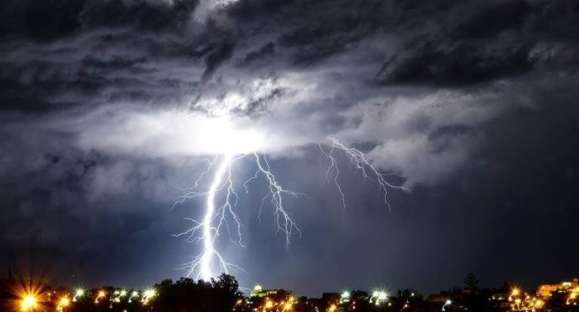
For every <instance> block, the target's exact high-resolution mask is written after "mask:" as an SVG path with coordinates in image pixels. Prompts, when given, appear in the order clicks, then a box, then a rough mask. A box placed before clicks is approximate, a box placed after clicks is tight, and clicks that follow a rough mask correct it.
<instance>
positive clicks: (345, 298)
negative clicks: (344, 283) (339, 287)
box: [340, 290, 350, 303]
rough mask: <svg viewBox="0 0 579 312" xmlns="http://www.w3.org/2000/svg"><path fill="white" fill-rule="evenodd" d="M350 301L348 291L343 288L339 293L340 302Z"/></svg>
mask: <svg viewBox="0 0 579 312" xmlns="http://www.w3.org/2000/svg"><path fill="white" fill-rule="evenodd" d="M349 301H350V292H349V291H347V290H344V291H343V292H342V294H340V303H345V302H349Z"/></svg>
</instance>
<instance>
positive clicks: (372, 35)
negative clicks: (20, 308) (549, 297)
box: [0, 0, 579, 295]
mask: <svg viewBox="0 0 579 312" xmlns="http://www.w3.org/2000/svg"><path fill="white" fill-rule="evenodd" d="M0 37H1V41H0V229H1V230H0V272H1V273H0V276H1V275H5V272H8V269H9V268H10V267H12V268H14V270H16V271H21V272H22V271H27V270H32V271H34V272H37V273H38V274H42V275H43V276H46V277H47V278H48V279H50V280H51V281H54V282H55V283H63V284H66V285H70V286H77V285H102V284H107V285H108V284H114V285H119V286H128V287H132V286H135V287H142V286H146V285H150V284H152V283H155V282H158V281H160V280H162V279H164V278H178V277H180V276H183V275H185V274H186V273H187V271H186V270H182V269H180V267H181V266H182V265H183V264H184V263H186V262H188V261H190V260H191V259H192V257H194V256H195V255H196V254H198V253H199V252H200V245H199V244H198V243H190V242H187V239H186V238H185V237H175V236H174V235H175V234H178V233H181V232H183V231H185V230H187V229H188V228H189V227H190V226H191V222H190V221H188V220H187V219H186V218H194V219H199V218H200V217H201V215H202V214H203V209H204V199H203V198H196V199H191V200H187V201H185V202H183V203H181V204H178V205H173V204H174V203H175V201H176V200H177V199H179V196H180V195H182V194H184V192H186V189H187V188H189V187H191V186H192V185H193V184H194V180H195V178H196V177H197V176H198V175H199V174H200V173H201V172H203V170H204V169H205V168H206V166H207V163H208V161H210V160H211V159H213V157H216V156H219V147H220V146H219V143H220V142H221V141H222V140H225V141H227V140H231V137H232V136H237V134H238V133H245V132H244V131H248V129H250V130H251V131H253V132H252V133H258V134H259V135H260V136H264V137H267V141H266V142H265V143H264V144H263V145H261V146H260V148H259V153H260V154H261V155H262V156H263V157H267V159H269V162H270V165H271V169H272V171H273V172H274V173H275V174H276V176H277V178H278V180H279V182H280V184H282V185H283V186H284V187H286V188H287V189H291V190H293V191H296V192H300V193H303V195H302V196H299V197H296V198H294V197H291V196H289V197H285V199H286V201H285V208H286V210H287V211H288V212H289V213H290V214H291V216H292V217H293V219H294V220H295V222H296V224H297V226H298V227H299V228H300V230H301V234H299V233H297V232H294V234H293V235H292V236H291V244H289V246H286V243H285V235H284V234H283V233H280V232H278V231H276V226H275V222H274V215H273V210H272V209H271V206H270V205H268V204H267V203H266V204H265V205H264V206H263V207H261V208H260V205H261V202H262V198H263V196H264V195H265V194H266V187H267V186H266V185H265V183H264V180H263V178H262V179H260V180H257V181H256V182H255V183H254V184H253V185H251V186H250V187H249V192H248V193H246V192H245V190H244V189H243V187H242V183H243V181H244V180H246V179H248V178H250V177H251V176H253V174H254V172H255V170H256V163H255V161H252V160H251V157H248V158H246V159H242V160H239V161H237V162H235V164H234V166H233V169H232V172H233V177H234V180H235V182H234V183H235V185H236V187H238V190H239V194H240V199H239V203H238V205H237V207H236V208H235V211H236V212H237V213H238V215H239V219H240V221H241V224H242V227H241V231H242V234H243V235H242V242H243V246H239V245H237V244H235V242H236V241H237V238H236V237H235V235H232V236H233V237H231V238H232V239H230V237H229V235H228V234H227V232H224V234H223V235H222V236H221V237H220V239H219V240H218V241H217V244H218V246H219V249H220V250H222V253H223V255H224V257H226V258H227V259H228V260H229V261H231V262H234V263H236V264H238V265H239V266H240V267H241V268H243V270H240V271H237V272H234V273H235V275H236V277H237V279H238V280H239V281H240V283H241V285H242V286H244V287H251V286H252V285H253V284H255V283H257V282H259V283H261V284H263V285H264V286H268V287H283V288H288V289H293V290H295V291H297V292H298V293H300V294H308V295H317V294H320V293H321V292H322V291H330V290H340V289H344V288H362V289H369V288H371V287H375V286H381V287H385V288H386V289H390V290H395V289H399V288H406V287H412V288H416V289H418V290H420V291H425V292H431V291H437V290H441V289H448V288H451V287H453V286H461V285H462V280H463V278H464V276H465V275H466V274H467V273H469V272H474V273H475V274H476V275H477V276H478V277H479V279H480V280H481V284H482V285H483V286H500V285H501V284H502V282H503V281H506V280H509V281H515V282H518V283H521V284H522V285H528V286H533V285H535V284H536V283H539V282H542V281H559V280H563V279H569V278H572V277H576V276H578V275H579V271H578V269H577V264H578V263H579V209H578V208H579V198H578V192H579V155H578V154H579V2H578V1H575V0H555V1H552V0H527V1H523V0H520V1H514V0H480V1H475V0H436V1H427V0H425V1H419V0H333V1H330V0H315V1H312V0H237V1H236V0H199V1H195V0H3V1H1V3H0ZM215 118H217V119H219V118H225V119H227V120H228V121H230V122H231V125H232V133H234V134H231V133H229V134H226V135H225V138H223V135H217V134H216V133H218V132H219V131H220V130H219V129H217V130H216V129H215V128H214V127H210V126H207V124H208V123H210V120H214V119H215ZM330 138H335V139H337V140H339V141H340V142H342V143H344V144H346V145H347V146H350V147H354V148H357V149H358V150H360V151H363V152H364V153H365V155H366V157H367V159H368V160H369V161H371V162H372V164H373V165H374V166H376V167H377V168H379V169H380V170H381V171H382V173H383V174H384V177H385V178H386V179H387V180H388V181H389V182H390V183H392V184H393V185H398V186H401V187H402V188H403V189H397V188H392V189H389V191H388V201H389V206H388V205H385V204H384V201H383V193H381V192H380V189H379V188H378V187H377V185H376V181H375V180H373V177H372V176H370V177H369V178H368V179H364V178H363V176H362V175H361V172H360V171H359V170H356V167H355V166H353V165H352V164H351V163H350V162H349V161H348V159H347V157H346V155H345V154H344V153H341V152H340V151H338V150H336V151H335V152H334V155H335V157H336V160H337V163H338V166H339V169H340V175H339V177H338V178H337V182H339V183H340V185H341V188H342V190H343V192H344V195H345V196H344V198H345V201H346V204H347V207H346V208H345V209H344V208H343V207H342V206H341V200H340V196H339V192H338V190H337V188H336V185H335V184H334V181H333V175H330V176H329V177H327V174H326V173H327V169H328V165H329V162H328V158H326V157H324V155H323V153H321V152H320V147H321V148H322V149H324V150H325V151H329V149H330V143H329V142H330V141H329V139H330ZM235 141H236V142H234V143H235V144H234V145H235V148H238V149H244V148H251V144H250V143H249V142H245V141H244V140H235ZM215 144H217V145H215ZM215 146H217V148H216V147H215ZM228 146H231V145H230V144H228ZM209 182H210V181H209V180H207V179H204V180H203V179H202V180H201V183H200V188H201V189H202V190H203V189H206V188H207V185H208V184H209ZM233 232H235V230H233ZM233 234H234V233H233ZM232 241H233V242H232Z"/></svg>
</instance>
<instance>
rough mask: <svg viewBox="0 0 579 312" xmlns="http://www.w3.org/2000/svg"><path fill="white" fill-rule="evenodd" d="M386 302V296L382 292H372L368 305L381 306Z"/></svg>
mask: <svg viewBox="0 0 579 312" xmlns="http://www.w3.org/2000/svg"><path fill="white" fill-rule="evenodd" d="M387 300H388V294H387V293H386V292H385V291H383V290H374V291H373V292H372V296H371V297H370V303H374V304H375V305H377V306H378V305H381V304H382V303H384V302H386V301H387Z"/></svg>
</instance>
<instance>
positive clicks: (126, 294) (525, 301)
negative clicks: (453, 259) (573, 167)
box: [2, 274, 579, 312]
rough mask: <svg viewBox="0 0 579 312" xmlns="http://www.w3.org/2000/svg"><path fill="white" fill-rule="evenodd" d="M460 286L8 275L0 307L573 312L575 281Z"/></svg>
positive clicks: (578, 298)
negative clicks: (320, 289)
mask: <svg viewBox="0 0 579 312" xmlns="http://www.w3.org/2000/svg"><path fill="white" fill-rule="evenodd" d="M464 284H465V286H464V287H463V288H454V289H452V290H449V291H443V292H440V293H434V294H429V295H426V294H420V293H419V292H417V291H415V290H412V289H404V290H398V291H394V292H391V291H389V290H385V289H374V290H371V291H365V290H345V289H344V290H341V291H339V292H328V293H323V294H322V295H321V297H304V296H299V295H298V294H295V293H293V292H292V291H289V290H284V289H268V288H266V287H264V286H262V285H255V287H253V289H252V290H251V291H249V292H248V293H247V294H243V293H242V292H240V291H239V286H238V284H237V281H236V280H235V278H234V277H232V276H229V275H222V276H220V277H219V278H216V279H212V280H211V282H204V281H202V280H199V281H197V282H196V281H194V280H192V279H188V278H182V279H180V280H178V281H176V282H173V281H171V280H165V281H163V282H161V283H159V284H157V285H155V286H154V287H151V288H148V289H143V290H139V289H124V288H115V287H102V288H94V289H84V288H76V289H67V288H62V287H60V288H51V287H50V286H47V285H43V284H40V283H34V282H30V281H22V280H17V279H13V278H8V279H3V280H2V304H3V305H2V311H7V312H8V311H14V312H35V311H38V312H40V311H46V312H51V311H54V312H67V311H69V312H73V311H78V312H83V311H87V312H88V311H91V312H93V311H94V312H98V311H113V312H129V311H133V312H140V311H149V312H153V311H160V312H164V311H167V312H169V311H200V312H220V311H224V312H225V311H232V312H354V311H361V312H365V311H368V312H379V311H392V312H394V311H395V312H435V311H440V312H453V311H454V312H461V311H489V312H491V311H497V312H507V311H511V312H539V311H544V312H577V311H579V306H578V303H579V280H578V279H576V278H575V279H572V280H569V281H562V282H560V283H554V284H542V285H539V286H538V287H537V289H536V290H531V289H523V288H522V287H520V286H517V285H514V284H513V285H509V284H507V283H505V285H503V286H502V287H499V288H492V289H491V288H479V287H478V280H477V279H476V277H475V276H474V274H469V275H468V276H467V278H466V279H465V281H464Z"/></svg>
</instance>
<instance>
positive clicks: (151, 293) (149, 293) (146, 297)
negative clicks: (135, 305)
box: [141, 288, 157, 305]
mask: <svg viewBox="0 0 579 312" xmlns="http://www.w3.org/2000/svg"><path fill="white" fill-rule="evenodd" d="M156 296H157V291H156V290H155V289H153V288H150V289H147V290H145V291H144V292H143V298H142V299H141V303H142V304H143V305H147V304H149V302H150V301H151V300H152V299H153V298H155V297H156Z"/></svg>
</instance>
